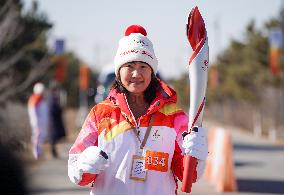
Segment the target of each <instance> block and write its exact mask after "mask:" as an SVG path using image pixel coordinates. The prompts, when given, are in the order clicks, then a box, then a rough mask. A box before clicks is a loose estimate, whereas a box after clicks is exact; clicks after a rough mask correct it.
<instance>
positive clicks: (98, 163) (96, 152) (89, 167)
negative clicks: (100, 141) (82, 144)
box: [77, 146, 108, 174]
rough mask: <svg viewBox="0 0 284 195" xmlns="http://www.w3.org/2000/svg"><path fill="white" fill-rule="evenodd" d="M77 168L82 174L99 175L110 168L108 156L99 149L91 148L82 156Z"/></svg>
mask: <svg viewBox="0 0 284 195" xmlns="http://www.w3.org/2000/svg"><path fill="white" fill-rule="evenodd" d="M77 167H78V169H79V171H80V172H81V173H92V174H99V173H101V171H103V170H104V169H105V168H106V167H108V156H107V154H106V153H105V152H103V151H102V150H101V149H100V148H99V147H97V146H90V147H88V148H86V149H85V150H84V151H83V152H82V153H81V154H80V156H79V158H78V161H77Z"/></svg>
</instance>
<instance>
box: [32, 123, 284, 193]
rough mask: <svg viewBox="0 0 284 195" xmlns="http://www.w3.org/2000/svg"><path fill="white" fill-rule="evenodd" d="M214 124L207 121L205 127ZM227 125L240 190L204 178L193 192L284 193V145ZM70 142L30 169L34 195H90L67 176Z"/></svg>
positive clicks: (195, 185)
mask: <svg viewBox="0 0 284 195" xmlns="http://www.w3.org/2000/svg"><path fill="white" fill-rule="evenodd" d="M212 125H213V124H211V123H210V124H209V123H208V124H207V125H205V126H208V127H210V126H212ZM225 128H226V129H227V130H230V132H232V138H233V149H234V150H233V154H234V161H235V175H236V178H237V186H238V192H234V193H217V192H216V190H215V187H214V186H212V185H210V184H209V183H208V182H206V181H205V180H204V179H201V180H200V182H198V183H197V184H194V185H193V189H192V193H191V194H196V195H198V194H200V195H201V194H233V195H234V194H236V195H238V194H242V195H244V194H251V195H252V194H254V195H256V194H259V195H260V194H261V195H264V194H284V146H281V145H279V144H275V143H271V142H269V141H267V140H265V139H260V138H254V137H253V136H252V135H251V134H248V133H246V132H243V131H240V130H238V129H236V128H233V127H225ZM70 144H71V142H70V143H64V144H61V145H59V153H60V158H59V159H52V158H51V157H47V158H46V160H44V161H42V162H40V163H38V165H37V166H34V167H32V168H31V169H29V171H28V178H29V188H30V191H31V194H34V195H82V194H89V188H88V187H78V186H76V185H74V184H72V183H71V182H70V181H69V179H68V176H67V153H68V149H69V147H70ZM179 188H180V187H179ZM178 194H179V195H184V194H186V193H182V192H179V193H178Z"/></svg>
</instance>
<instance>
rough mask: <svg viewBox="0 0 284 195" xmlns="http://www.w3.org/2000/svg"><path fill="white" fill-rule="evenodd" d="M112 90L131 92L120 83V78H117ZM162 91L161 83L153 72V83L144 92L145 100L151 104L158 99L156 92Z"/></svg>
mask: <svg viewBox="0 0 284 195" xmlns="http://www.w3.org/2000/svg"><path fill="white" fill-rule="evenodd" d="M111 89H116V90H118V92H121V93H125V94H128V93H129V91H128V90H127V89H126V88H125V87H124V86H123V85H122V83H121V81H120V76H117V77H115V81H114V83H113V84H112V87H111ZM160 89H161V85H160V82H159V80H158V78H157V76H156V75H155V74H154V73H153V72H152V74H151V82H150V84H149V86H148V87H147V89H146V90H145V92H144V100H145V101H146V102H147V103H148V104H151V102H152V101H153V100H154V99H155V97H156V92H157V91H159V90H160Z"/></svg>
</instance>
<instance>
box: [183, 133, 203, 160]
mask: <svg viewBox="0 0 284 195" xmlns="http://www.w3.org/2000/svg"><path fill="white" fill-rule="evenodd" d="M196 131H198V132H196ZM183 136H184V138H183V144H182V147H183V148H184V149H185V153H186V154H188V155H190V156H193V157H195V158H197V159H199V160H206V158H207V156H208V143H207V136H206V130H205V129H204V128H202V127H198V128H197V127H194V128H193V130H192V131H191V133H185V134H183Z"/></svg>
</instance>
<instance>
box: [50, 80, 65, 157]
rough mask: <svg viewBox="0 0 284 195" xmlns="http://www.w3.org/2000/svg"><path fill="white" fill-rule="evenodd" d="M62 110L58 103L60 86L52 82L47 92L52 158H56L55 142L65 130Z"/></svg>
mask: <svg viewBox="0 0 284 195" xmlns="http://www.w3.org/2000/svg"><path fill="white" fill-rule="evenodd" d="M62 114H63V110H62V107H61V104H60V88H59V84H58V83H56V82H52V83H51V85H50V94H49V118H50V126H49V139H50V140H49V141H50V145H51V154H52V156H53V157H54V158H58V151H57V148H56V145H57V143H58V142H59V141H60V140H61V139H63V138H64V137H65V136H66V130H65V125H64V120H63V116H62Z"/></svg>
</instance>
